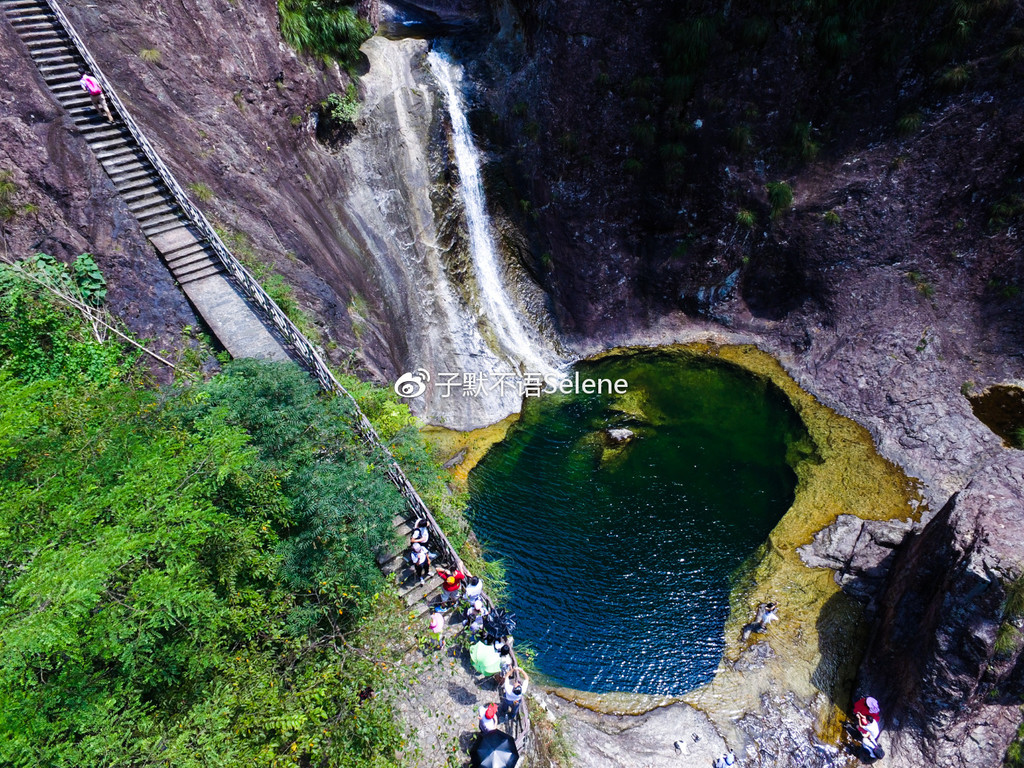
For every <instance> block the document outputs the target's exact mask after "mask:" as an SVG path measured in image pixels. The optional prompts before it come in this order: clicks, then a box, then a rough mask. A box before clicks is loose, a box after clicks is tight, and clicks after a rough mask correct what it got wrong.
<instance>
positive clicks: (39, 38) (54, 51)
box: [0, 0, 289, 360]
mask: <svg viewBox="0 0 1024 768" xmlns="http://www.w3.org/2000/svg"><path fill="white" fill-rule="evenodd" d="M0 8H2V9H3V11H4V15H5V16H6V18H7V20H8V22H10V24H11V26H12V27H13V28H14V30H15V32H17V34H18V36H19V37H20V38H21V40H22V42H23V43H24V44H25V47H26V48H27V49H28V52H29V54H30V55H31V57H32V60H33V61H34V62H35V65H36V67H37V68H38V70H39V73H40V75H42V78H43V80H45V81H46V84H47V86H48V87H49V89H50V91H51V92H52V93H53V95H54V97H55V98H56V100H57V101H58V102H59V103H60V105H61V106H62V107H63V108H64V109H65V111H66V112H67V114H68V115H69V116H70V118H71V120H72V122H73V123H74V124H75V126H76V127H77V128H78V130H79V131H80V132H81V133H82V135H83V136H84V137H85V140H86V141H87V142H88V144H89V146H90V148H91V149H92V151H93V153H94V154H95V156H96V159H97V160H99V162H100V165H102V167H103V170H104V171H106V173H107V175H108V176H109V177H110V180H111V182H112V183H113V185H114V187H115V189H117V191H118V193H119V194H120V195H121V198H122V199H123V200H124V202H125V204H126V205H127V206H128V210H129V211H131V213H132V214H133V215H134V216H135V218H136V219H137V220H138V222H139V225H140V227H141V228H142V231H143V232H144V233H145V234H146V236H147V237H148V238H149V240H150V242H151V243H152V244H153V246H154V248H156V250H157V252H158V253H159V254H160V256H161V258H162V259H163V260H164V263H165V264H166V265H167V268H168V269H169V270H170V272H171V274H172V275H173V276H174V278H175V280H177V281H178V283H179V284H180V285H181V287H182V289H183V290H184V291H185V294H186V295H187V296H188V297H189V299H190V300H191V301H192V303H193V305H194V306H195V307H196V309H197V310H198V311H199V314H200V315H201V316H202V317H203V319H204V321H206V323H207V325H208V326H209V327H210V330H211V331H213V333H214V335H215V336H216V337H217V338H218V340H219V341H220V342H221V343H222V344H223V345H224V347H225V348H226V349H227V350H228V352H230V353H231V355H232V356H233V357H259V358H264V359H273V360H287V359H289V356H288V354H287V352H286V351H285V349H284V347H283V346H282V345H281V344H280V342H279V341H278V340H277V339H276V338H275V336H274V334H273V333H272V332H271V331H269V330H268V328H267V327H266V326H265V324H264V323H263V321H262V319H261V318H260V317H259V316H258V315H257V313H256V312H255V311H254V310H253V309H252V308H251V307H250V306H249V305H248V304H247V303H246V301H245V299H244V298H243V297H242V296H241V295H240V294H239V293H238V292H237V291H236V290H235V289H234V288H233V287H232V286H231V284H230V283H229V282H228V280H227V279H226V277H225V275H224V274H223V273H224V272H225V267H224V264H223V262H222V261H221V259H220V258H219V257H218V255H217V253H216V251H215V250H214V249H213V248H211V247H210V245H209V243H208V242H207V241H206V240H205V239H204V238H203V237H202V235H201V234H200V230H199V229H198V228H196V227H195V226H193V224H192V222H191V219H190V217H189V215H188V213H187V212H186V211H184V210H183V209H182V208H181V206H180V205H178V203H177V202H176V200H175V197H174V194H173V193H172V192H171V190H170V189H169V188H168V187H167V184H166V183H165V182H164V180H163V178H162V177H161V175H160V173H159V172H158V171H157V169H156V168H155V167H154V166H153V164H152V163H151V162H150V160H149V158H148V157H147V156H146V153H145V152H144V151H143V149H142V148H141V147H140V146H139V143H138V142H137V141H136V139H135V137H134V136H133V135H132V133H131V131H130V130H129V128H128V127H127V125H126V124H125V122H124V121H123V119H122V117H123V116H122V115H119V114H118V112H117V108H116V105H115V104H113V103H111V104H110V109H111V113H112V114H113V116H114V120H113V122H108V121H107V119H106V118H105V117H104V116H103V115H101V114H99V113H98V112H97V111H96V109H95V108H94V107H93V106H92V100H91V99H90V97H89V94H87V93H86V92H85V91H84V90H83V89H82V88H81V86H80V85H79V83H78V81H79V75H78V70H79V68H81V69H85V70H87V71H88V70H90V69H91V67H90V66H89V64H88V62H87V61H86V60H85V58H84V57H83V55H82V53H81V52H80V51H79V50H78V47H77V46H76V44H75V42H74V40H72V39H71V37H70V36H69V35H68V32H67V30H66V29H65V27H64V26H63V24H62V23H61V21H60V20H59V19H58V18H57V16H56V14H55V13H54V12H53V9H52V8H50V6H49V4H48V3H47V2H46V0H0ZM93 74H94V75H96V74H98V73H96V72H93Z"/></svg>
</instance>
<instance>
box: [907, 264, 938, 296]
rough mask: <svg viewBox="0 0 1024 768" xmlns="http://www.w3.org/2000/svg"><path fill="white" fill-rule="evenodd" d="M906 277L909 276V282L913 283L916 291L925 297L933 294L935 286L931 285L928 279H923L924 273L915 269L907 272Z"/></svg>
mask: <svg viewBox="0 0 1024 768" xmlns="http://www.w3.org/2000/svg"><path fill="white" fill-rule="evenodd" d="M907 277H908V278H910V282H912V283H913V284H914V287H915V288H916V289H917V292H918V293H920V294H921V295H922V296H924V297H925V298H926V299H930V298H931V297H932V296H934V295H935V286H934V285H932V284H931V283H930V282H929V281H928V280H926V279H925V277H924V275H922V274H921V273H920V272H917V271H911V272H907Z"/></svg>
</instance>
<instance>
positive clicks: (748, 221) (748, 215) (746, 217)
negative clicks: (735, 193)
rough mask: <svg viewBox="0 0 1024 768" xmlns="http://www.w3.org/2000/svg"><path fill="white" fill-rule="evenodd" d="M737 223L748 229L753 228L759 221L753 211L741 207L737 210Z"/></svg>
mask: <svg viewBox="0 0 1024 768" xmlns="http://www.w3.org/2000/svg"><path fill="white" fill-rule="evenodd" d="M736 223H737V224H739V225H740V226H741V227H745V228H746V229H753V228H754V225H755V224H756V223H757V217H756V216H754V213H753V211H748V210H747V209H746V208H740V209H739V210H738V211H737V212H736Z"/></svg>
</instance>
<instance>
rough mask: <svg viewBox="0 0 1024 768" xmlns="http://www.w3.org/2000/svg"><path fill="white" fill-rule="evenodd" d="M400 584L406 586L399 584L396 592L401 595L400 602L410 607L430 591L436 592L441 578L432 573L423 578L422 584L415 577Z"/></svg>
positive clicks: (439, 587) (439, 586)
mask: <svg viewBox="0 0 1024 768" xmlns="http://www.w3.org/2000/svg"><path fill="white" fill-rule="evenodd" d="M402 584H406V585H408V586H401V584H400V585H399V588H398V594H399V595H400V596H401V598H402V602H403V603H405V604H406V606H408V607H410V608H411V607H412V606H413V605H415V604H416V603H418V602H420V601H421V600H424V599H425V598H426V597H427V596H428V595H429V594H430V593H431V592H437V591H439V590H440V589H441V580H440V579H439V578H437V576H433V575H431V576H428V577H427V578H426V579H424V580H423V583H422V584H419V583H418V582H417V581H416V580H415V579H412V580H409V579H407V580H406V581H405V582H402Z"/></svg>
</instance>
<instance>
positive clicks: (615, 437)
mask: <svg viewBox="0 0 1024 768" xmlns="http://www.w3.org/2000/svg"><path fill="white" fill-rule="evenodd" d="M604 433H605V435H607V436H608V439H609V441H611V443H612V444H613V445H618V444H621V443H628V442H629V441H630V440H632V439H633V435H634V433H633V430H631V429H626V428H625V427H619V428H616V429H606V430H605V431H604Z"/></svg>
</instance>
